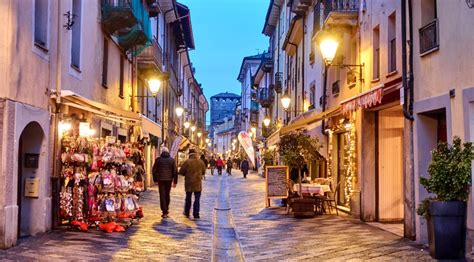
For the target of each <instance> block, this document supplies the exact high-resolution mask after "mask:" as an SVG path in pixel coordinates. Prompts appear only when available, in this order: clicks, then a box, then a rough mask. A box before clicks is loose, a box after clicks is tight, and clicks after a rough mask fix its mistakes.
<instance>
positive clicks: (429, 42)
mask: <svg viewBox="0 0 474 262" xmlns="http://www.w3.org/2000/svg"><path fill="white" fill-rule="evenodd" d="M438 30H439V27H438V19H434V20H433V21H431V22H430V23H428V24H427V25H425V26H423V27H422V28H420V29H419V33H420V55H422V56H423V55H426V54H429V53H431V52H433V51H436V50H438V49H439V33H438Z"/></svg>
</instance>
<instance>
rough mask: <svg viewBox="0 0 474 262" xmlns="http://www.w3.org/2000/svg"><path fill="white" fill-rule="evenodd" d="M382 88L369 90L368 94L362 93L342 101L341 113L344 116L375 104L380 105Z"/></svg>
mask: <svg viewBox="0 0 474 262" xmlns="http://www.w3.org/2000/svg"><path fill="white" fill-rule="evenodd" d="M382 87H383V85H382V86H380V87H378V88H374V89H372V90H369V91H368V92H365V93H362V94H360V95H359V96H357V97H355V98H351V99H349V100H346V101H342V102H341V106H342V113H343V114H345V115H346V114H348V113H349V112H352V111H356V110H357V109H358V108H370V107H372V106H375V105H377V104H381V103H382V97H383V89H382Z"/></svg>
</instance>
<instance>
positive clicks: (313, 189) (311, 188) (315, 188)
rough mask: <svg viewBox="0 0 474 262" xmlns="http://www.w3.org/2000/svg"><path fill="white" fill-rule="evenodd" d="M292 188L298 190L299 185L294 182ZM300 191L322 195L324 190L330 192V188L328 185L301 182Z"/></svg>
mask: <svg viewBox="0 0 474 262" xmlns="http://www.w3.org/2000/svg"><path fill="white" fill-rule="evenodd" d="M293 190H294V191H295V192H298V191H299V190H300V185H299V184H294V185H293ZM301 191H302V193H303V194H318V195H324V193H325V192H330V191H331V188H329V186H328V185H316V184H301Z"/></svg>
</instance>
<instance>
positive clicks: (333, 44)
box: [319, 38, 339, 65]
mask: <svg viewBox="0 0 474 262" xmlns="http://www.w3.org/2000/svg"><path fill="white" fill-rule="evenodd" d="M338 46H339V42H337V41H336V40H335V39H334V38H326V39H323V40H322V41H321V42H320V43H319V49H321V54H322V56H323V59H324V62H325V63H326V65H330V64H331V63H332V61H333V60H334V57H335V56H336V51H337V47H338Z"/></svg>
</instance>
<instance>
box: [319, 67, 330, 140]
mask: <svg viewBox="0 0 474 262" xmlns="http://www.w3.org/2000/svg"><path fill="white" fill-rule="evenodd" d="M328 68H329V65H327V64H326V63H324V80H323V101H322V102H323V103H322V110H321V111H322V112H323V113H324V111H326V90H327V85H328V84H327V82H328ZM325 122H326V121H325V119H324V118H323V120H321V134H323V135H325V136H327V135H328V133H327V132H326V127H325V124H326V123H325Z"/></svg>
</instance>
